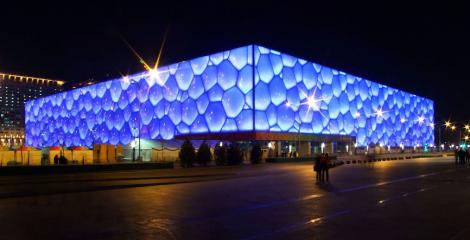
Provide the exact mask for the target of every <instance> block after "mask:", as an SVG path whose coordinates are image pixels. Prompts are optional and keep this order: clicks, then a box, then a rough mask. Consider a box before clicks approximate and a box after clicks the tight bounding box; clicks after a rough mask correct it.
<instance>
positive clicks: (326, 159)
mask: <svg viewBox="0 0 470 240" xmlns="http://www.w3.org/2000/svg"><path fill="white" fill-rule="evenodd" d="M320 161H321V174H320V175H321V176H320V179H321V181H325V178H326V181H327V182H329V180H330V179H329V173H328V168H329V167H330V156H328V153H325V154H324V155H323V158H322V159H321V160H320Z"/></svg>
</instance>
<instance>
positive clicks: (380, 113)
mask: <svg viewBox="0 0 470 240" xmlns="http://www.w3.org/2000/svg"><path fill="white" fill-rule="evenodd" d="M375 114H376V115H377V117H383V115H384V112H383V111H382V109H381V108H379V109H377V111H376V112H375Z"/></svg>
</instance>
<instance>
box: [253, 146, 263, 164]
mask: <svg viewBox="0 0 470 240" xmlns="http://www.w3.org/2000/svg"><path fill="white" fill-rule="evenodd" d="M261 155H262V152H261V146H260V144H259V142H254V143H253V146H252V148H251V156H250V161H251V164H258V163H260V162H261Z"/></svg>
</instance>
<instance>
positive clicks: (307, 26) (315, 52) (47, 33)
mask: <svg viewBox="0 0 470 240" xmlns="http://www.w3.org/2000/svg"><path fill="white" fill-rule="evenodd" d="M169 2H175V3H174V5H163V4H161V3H160V4H158V5H157V4H155V3H154V4H153V5H152V4H145V3H143V2H139V1H131V2H129V3H126V2H124V1H115V2H108V3H99V4H98V3H94V4H88V5H85V4H77V5H74V4H70V3H69V2H68V1H63V2H62V3H61V4H62V5H61V4H57V3H54V4H46V3H43V2H41V5H32V4H31V3H28V4H26V3H25V4H21V3H15V4H3V3H2V6H1V15H0V18H1V21H0V72H8V73H18V74H25V75H32V76H40V77H48V78H53V79H62V80H65V81H68V82H77V81H85V80H87V79H94V80H98V81H102V80H107V79H110V78H113V77H117V76H119V75H120V74H121V73H123V74H127V73H135V72H139V71H142V70H144V69H143V67H142V65H141V64H140V63H139V62H138V60H137V58H136V57H135V56H134V55H133V53H132V52H131V51H130V50H129V48H128V47H127V46H126V44H125V43H124V41H123V39H125V40H126V41H128V42H129V43H130V44H131V45H132V46H133V47H134V48H135V49H136V50H137V52H139V54H141V55H142V57H143V58H144V59H145V60H146V61H147V62H152V63H153V62H155V60H156V57H157V52H158V50H159V48H160V45H161V43H162V40H163V38H164V35H165V31H167V32H168V34H167V36H168V37H167V41H166V45H165V48H164V51H163V53H162V62H161V65H165V64H169V63H174V62H178V61H181V60H187V59H191V58H193V57H198V56H201V55H205V54H210V53H215V52H218V51H221V50H226V49H230V48H235V47H239V46H242V45H246V44H251V43H256V44H260V45H264V46H266V47H269V48H272V49H276V50H279V51H281V52H285V53H289V54H292V55H294V56H298V57H302V58H304V59H307V60H310V61H313V62H316V63H319V64H323V65H326V66H329V67H332V68H336V69H339V70H342V71H344V72H347V73H351V74H354V75H357V76H360V77H364V78H367V79H369V80H372V81H376V82H379V83H383V84H386V85H389V86H392V87H396V88H398V89H402V90H406V91H409V92H412V93H415V94H417V95H420V96H424V97H427V98H431V99H433V100H434V101H435V108H436V117H437V119H447V118H449V117H451V118H452V119H453V120H459V121H470V111H468V109H469V108H468V107H466V103H470V99H468V97H467V96H468V95H469V94H468V93H467V91H469V90H470V88H469V87H470V81H469V79H468V77H467V75H468V74H467V72H466V70H467V69H468V68H469V66H470V60H469V59H470V45H469V44H470V28H469V27H470V24H469V23H470V21H469V18H470V17H469V14H468V13H466V12H464V11H465V9H466V8H465V7H464V6H452V7H444V6H440V5H439V6H423V5H420V6H411V5H409V4H408V5H402V6H398V5H396V6H395V5H370V4H364V5H356V4H355V5H344V4H325V3H314V2H310V3H309V4H302V3H295V4H292V5H286V3H284V4H275V3H271V4H253V3H243V2H238V1H237V2H234V3H232V4H222V3H211V4H210V3H207V4H203V3H201V2H200V1H198V4H197V5H196V4H192V5H187V4H185V3H183V2H180V1H169ZM38 4H39V3H38ZM467 99H468V100H467Z"/></svg>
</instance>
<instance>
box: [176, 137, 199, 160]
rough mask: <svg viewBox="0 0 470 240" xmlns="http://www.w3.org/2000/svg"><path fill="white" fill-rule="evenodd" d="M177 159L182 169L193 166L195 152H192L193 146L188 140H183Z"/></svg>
mask: <svg viewBox="0 0 470 240" xmlns="http://www.w3.org/2000/svg"><path fill="white" fill-rule="evenodd" d="M179 158H180V161H181V166H182V167H192V166H193V161H194V159H195V158H196V151H195V150H194V146H193V144H192V143H191V141H189V140H188V139H186V140H184V142H183V144H182V145H181V150H180V153H179Z"/></svg>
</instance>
